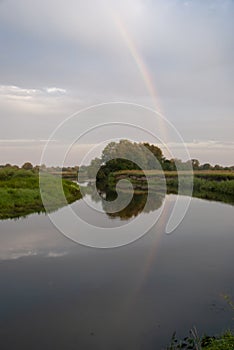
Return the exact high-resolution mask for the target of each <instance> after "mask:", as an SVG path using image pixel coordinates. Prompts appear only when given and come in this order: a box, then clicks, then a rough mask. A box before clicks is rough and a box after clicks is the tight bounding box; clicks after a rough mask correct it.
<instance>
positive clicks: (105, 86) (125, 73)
mask: <svg viewBox="0 0 234 350" xmlns="http://www.w3.org/2000/svg"><path fill="white" fill-rule="evenodd" d="M233 18H234V1H233V0H187V1H183V0H154V1H153V0H118V1H116V0H108V1H107V0H92V1H91V0H67V1H66V2H65V1H62V0H61V1H57V0H40V1H39V0H33V1H31V0H21V1H18V0H0V44H1V45H0V118H1V127H0V164H5V163H12V164H19V165H21V164H23V163H24V162H26V161H30V162H32V163H33V164H39V163H40V161H41V155H42V150H43V147H44V146H45V144H46V140H48V139H49V138H50V136H51V134H52V133H53V131H54V130H55V129H56V127H58V125H59V124H60V123H61V122H63V121H64V120H66V119H67V118H68V117H69V116H71V115H73V114H74V113H76V112H77V111H79V110H81V109H84V108H87V107H90V106H92V105H95V104H101V103H109V102H113V101H114V102H118V101H125V102H128V103H135V104H140V105H144V106H146V107H151V108H153V109H157V110H159V111H160V113H162V115H163V118H165V120H166V121H168V122H169V123H170V124H172V125H174V127H175V128H176V130H177V131H178V133H179V134H180V135H181V137H182V139H183V140H184V142H185V144H186V145H187V148H188V150H189V153H190V155H191V158H197V159H199V160H200V162H201V163H205V162H209V163H211V164H221V165H234V152H233V150H234V138H233V131H234V98H233V97H234V94H233V93H234V35H233V33H234V21H233ZM93 118H94V119H95V122H97V121H98V120H99V116H98V113H97V116H96V117H95V116H94V117H93ZM113 118H114V117H113V116H112V115H109V121H110V122H113V121H114V120H113ZM142 119H144V115H142ZM86 120H88V118H86V117H85V116H84V117H83V119H82V118H81V123H82V130H83V131H84V130H85V128H86V127H87V130H88V128H89V127H90V123H89V122H90V121H89V122H87V126H86V125H85V121H86ZM101 120H102V118H101ZM106 121H108V116H106ZM162 124H164V129H167V125H168V123H167V122H165V121H164V122H163V123H162ZM147 127H148V128H150V127H151V125H150V122H149V125H147ZM154 127H155V126H154V123H152V127H151V129H153V128H154ZM158 127H159V128H161V127H162V128H163V125H159V126H158ZM164 131H165V130H164ZM100 133H102V129H100ZM160 133H161V130H160ZM77 136H79V130H77ZM119 136H120V137H121V134H120V135H119ZM103 137H104V134H103ZM165 140H166V139H165ZM143 141H147V140H146V139H145V140H143ZM167 141H168V144H170V147H174V149H175V150H176V148H179V147H180V145H179V142H175V140H167ZM177 141H178V140H177ZM61 142H63V141H62V140H57V139H56V140H54V149H53V151H54V156H53V155H52V154H51V156H50V158H48V163H50V164H48V165H60V164H56V162H57V161H59V160H57V158H56V152H59V147H58V145H59V143H61ZM98 142H100V139H99V138H98V137H97V138H95V135H90V138H87V139H86V141H85V142H84V144H80V145H79V147H76V152H73V154H72V155H71V157H70V159H69V164H70V165H72V164H79V162H80V161H81V159H82V157H83V156H84V155H85V153H86V152H87V150H88V149H90V147H93V145H96V143H98ZM165 142H166V141H165ZM67 165H68V164H67Z"/></svg>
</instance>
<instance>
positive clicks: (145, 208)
mask: <svg viewBox="0 0 234 350" xmlns="http://www.w3.org/2000/svg"><path fill="white" fill-rule="evenodd" d="M83 193H85V194H87V195H90V197H91V200H92V201H93V202H95V203H101V206H102V209H103V210H104V211H105V212H106V214H107V215H108V216H109V217H110V218H113V219H114V218H120V219H121V220H129V219H132V218H134V217H136V216H138V215H139V214H140V213H150V212H153V211H155V210H157V209H159V208H160V207H161V206H162V204H163V201H164V199H165V194H164V193H163V192H149V191H134V192H133V196H132V199H131V201H130V202H129V204H128V205H126V207H124V208H123V209H121V210H119V209H118V208H119V203H118V202H116V198H117V196H118V194H117V192H116V191H113V190H108V189H105V190H98V191H96V188H95V185H94V184H89V185H88V186H86V187H85V188H84V192H83ZM119 195H120V196H121V202H123V203H125V202H127V199H128V198H129V192H128V191H126V190H125V191H124V190H122V191H121V192H119Z"/></svg>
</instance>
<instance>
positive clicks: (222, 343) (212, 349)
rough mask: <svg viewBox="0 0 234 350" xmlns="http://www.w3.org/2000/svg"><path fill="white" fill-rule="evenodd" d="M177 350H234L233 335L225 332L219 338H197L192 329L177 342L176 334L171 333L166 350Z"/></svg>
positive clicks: (194, 330)
mask: <svg viewBox="0 0 234 350" xmlns="http://www.w3.org/2000/svg"><path fill="white" fill-rule="evenodd" d="M177 349H185V350H188V349H192V350H202V349H205V350H234V334H233V333H232V332H231V331H229V330H228V331H226V332H225V333H224V334H222V335H220V336H216V337H215V336H212V337H210V336H207V335H204V336H203V337H199V336H198V334H197V331H196V329H195V328H194V329H192V330H190V332H189V336H187V337H185V338H184V339H183V340H178V339H177V337H176V333H173V335H172V338H171V342H170V345H169V346H168V347H167V350H177Z"/></svg>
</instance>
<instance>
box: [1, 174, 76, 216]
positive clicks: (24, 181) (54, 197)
mask: <svg viewBox="0 0 234 350" xmlns="http://www.w3.org/2000/svg"><path fill="white" fill-rule="evenodd" d="M43 179H44V181H43V183H44V186H43V190H44V192H45V196H46V199H47V201H48V208H49V209H50V210H55V209H57V208H59V207H61V206H63V205H66V204H67V203H71V202H73V201H75V200H76V199H79V198H80V197H81V195H80V191H79V187H78V185H76V184H74V183H73V182H70V181H67V180H64V179H63V180H62V186H63V190H64V195H65V198H66V200H65V199H64V196H61V192H60V191H59V186H60V184H61V180H60V178H59V177H56V176H53V175H50V174H46V173H45V174H43ZM42 211H45V209H44V206H43V203H42V199H41V194H40V187H39V174H38V172H34V171H33V170H24V169H13V168H2V169H0V219H7V218H13V217H19V216H25V215H27V214H30V213H34V212H42Z"/></svg>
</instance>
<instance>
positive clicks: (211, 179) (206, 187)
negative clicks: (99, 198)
mask: <svg viewBox="0 0 234 350" xmlns="http://www.w3.org/2000/svg"><path fill="white" fill-rule="evenodd" d="M145 174H146V175H147V177H148V178H149V181H148V189H149V190H150V191H151V190H153V189H156V190H158V189H159V190H160V178H162V176H163V177H164V175H165V178H166V185H167V193H178V175H179V177H180V185H181V186H180V193H181V194H184V195H186V194H189V190H190V188H191V175H192V174H193V196H194V197H198V198H204V199H210V200H215V201H221V202H225V203H229V204H234V172H233V171H223V170H218V171H214V170H213V171H200V170H199V171H194V172H193V173H191V172H189V171H179V172H178V173H177V172H176V171H165V172H162V171H159V170H146V171H145ZM145 174H144V172H143V171H142V170H122V171H117V172H115V173H112V174H110V175H109V178H110V179H111V180H110V185H111V186H112V187H114V186H115V184H116V182H117V181H118V180H120V179H123V178H128V179H130V180H131V182H132V184H133V185H134V187H135V188H137V189H140V188H142V189H143V188H145V187H146V186H147V180H146V177H145ZM162 185H163V184H162Z"/></svg>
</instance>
